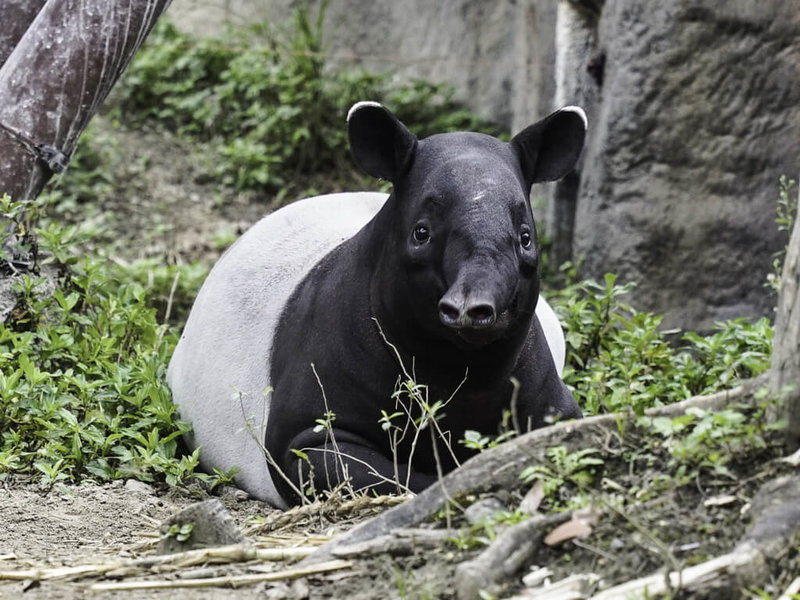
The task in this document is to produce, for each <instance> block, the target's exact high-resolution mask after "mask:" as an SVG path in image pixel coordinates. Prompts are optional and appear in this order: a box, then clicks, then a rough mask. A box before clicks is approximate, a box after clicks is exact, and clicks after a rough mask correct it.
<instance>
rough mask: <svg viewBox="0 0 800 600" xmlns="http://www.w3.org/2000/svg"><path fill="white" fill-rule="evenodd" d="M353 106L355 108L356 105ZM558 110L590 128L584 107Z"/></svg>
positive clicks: (569, 107) (566, 107) (567, 107)
mask: <svg viewBox="0 0 800 600" xmlns="http://www.w3.org/2000/svg"><path fill="white" fill-rule="evenodd" d="M353 108H355V106H354V107H353ZM350 110H352V109H350ZM558 112H574V113H575V114H577V115H578V116H579V117H580V118H581V121H583V128H584V129H589V119H587V118H586V113H585V112H583V109H582V108H581V107H580V106H565V107H564V108H562V109H561V110H559V111H558Z"/></svg>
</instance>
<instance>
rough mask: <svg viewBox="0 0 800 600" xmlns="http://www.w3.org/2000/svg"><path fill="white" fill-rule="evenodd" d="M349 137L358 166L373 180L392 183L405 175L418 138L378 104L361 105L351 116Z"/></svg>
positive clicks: (349, 119)
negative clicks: (376, 178) (377, 179)
mask: <svg viewBox="0 0 800 600" xmlns="http://www.w3.org/2000/svg"><path fill="white" fill-rule="evenodd" d="M347 136H348V138H349V139H350V152H352V154H353V159H354V160H355V161H356V164H357V165H358V166H359V167H360V168H361V169H363V170H364V171H366V172H367V173H368V174H370V175H372V176H373V177H379V178H380V179H386V180H388V181H391V182H392V183H394V182H396V181H397V180H398V178H399V177H400V176H401V175H403V173H404V172H405V170H406V168H407V167H408V165H409V163H410V162H411V157H412V156H413V155H414V150H415V148H416V147H417V138H416V137H415V136H414V134H413V133H411V132H410V131H409V130H408V129H406V126H405V125H403V124H402V123H401V122H400V121H399V120H398V119H397V117H395V116H394V115H393V114H392V113H391V112H390V111H389V110H388V109H386V108H384V107H383V106H382V105H380V104H378V103H377V102H359V103H357V104H354V105H353V108H351V109H350V112H348V113H347Z"/></svg>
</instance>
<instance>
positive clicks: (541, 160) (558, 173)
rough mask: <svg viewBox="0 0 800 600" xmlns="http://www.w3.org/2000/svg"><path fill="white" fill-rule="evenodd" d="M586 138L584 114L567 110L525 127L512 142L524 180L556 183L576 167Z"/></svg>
mask: <svg viewBox="0 0 800 600" xmlns="http://www.w3.org/2000/svg"><path fill="white" fill-rule="evenodd" d="M585 138H586V113H584V112H583V109H581V108H579V107H577V106H567V107H565V108H562V109H561V110H558V111H556V112H554V113H553V114H551V115H549V116H547V117H545V118H544V119H542V120H541V121H539V122H538V123H534V124H533V125H531V126H529V127H526V128H525V129H523V130H522V131H520V132H519V133H518V134H517V135H515V136H514V137H513V138H512V139H511V146H512V148H513V149H514V151H515V152H516V154H517V158H518V159H519V162H520V165H521V166H522V172H523V174H524V175H525V179H526V180H527V181H528V182H529V183H530V184H533V183H536V182H538V181H555V180H556V179H560V178H561V177H563V176H564V175H566V174H567V173H569V172H570V170H571V169H572V168H573V167H574V166H575V163H576V162H577V160H578V157H579V156H580V154H581V149H582V148H583V141H584V139H585Z"/></svg>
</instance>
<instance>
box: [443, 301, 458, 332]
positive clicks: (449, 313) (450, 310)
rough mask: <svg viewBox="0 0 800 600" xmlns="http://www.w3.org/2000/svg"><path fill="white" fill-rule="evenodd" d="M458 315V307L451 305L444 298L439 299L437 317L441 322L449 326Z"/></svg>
mask: <svg viewBox="0 0 800 600" xmlns="http://www.w3.org/2000/svg"><path fill="white" fill-rule="evenodd" d="M460 316H461V311H460V310H458V307H456V306H453V305H452V304H450V303H449V302H447V301H446V300H441V301H440V302H439V318H440V319H441V320H442V323H444V324H445V325H451V326H452V325H456V324H457V323H458V318H459V317H460Z"/></svg>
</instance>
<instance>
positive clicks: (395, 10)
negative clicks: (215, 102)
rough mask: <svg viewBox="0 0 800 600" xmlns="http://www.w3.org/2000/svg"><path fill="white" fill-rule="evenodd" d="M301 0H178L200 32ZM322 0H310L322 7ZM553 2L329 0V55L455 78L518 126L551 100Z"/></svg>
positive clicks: (180, 16)
mask: <svg viewBox="0 0 800 600" xmlns="http://www.w3.org/2000/svg"><path fill="white" fill-rule="evenodd" d="M296 4H297V2H296V1H295V0H227V1H223V0H174V2H173V4H172V7H171V8H170V15H171V16H172V17H173V20H174V21H175V22H176V23H177V24H178V25H179V26H181V27H184V28H186V29H188V30H190V31H193V32H195V33H201V34H203V33H212V32H214V31H217V30H219V29H220V28H221V27H222V26H224V24H226V23H231V24H243V23H252V22H254V21H256V20H259V19H269V20H271V21H274V22H276V23H283V22H285V21H286V20H287V19H288V17H289V16H290V15H291V12H292V9H293V7H294V6H295V5H296ZM320 4H321V2H320V0H312V2H311V6H312V9H317V8H318V7H319V5H320ZM555 15H556V12H555V4H554V3H553V2H551V1H550V0H492V1H491V2H487V1H486V0H437V1H436V2H430V1H429V0H373V1H371V2H363V1H361V0H332V1H331V2H329V3H328V7H327V11H326V19H325V29H324V39H325V45H326V48H327V51H328V53H329V54H330V55H331V57H332V61H333V63H334V64H335V63H338V64H344V65H349V66H353V65H363V66H364V67H367V68H369V69H370V70H373V71H378V72H383V73H390V74H395V75H397V76H398V77H400V78H402V79H404V80H408V79H425V80H428V81H434V82H439V83H448V84H450V85H452V86H453V87H454V88H455V90H456V93H457V97H458V98H459V99H461V100H463V101H465V102H466V103H467V104H468V105H469V106H470V107H471V108H472V109H473V110H475V111H476V112H477V113H479V114H481V115H482V116H484V117H487V118H489V119H491V120H493V121H495V122H497V123H499V124H500V125H503V126H505V127H507V128H511V129H514V130H519V129H522V128H523V127H525V126H526V125H528V124H530V123H531V122H533V121H535V120H536V119H537V118H538V117H539V116H542V115H543V114H544V113H546V112H547V111H548V110H549V109H550V103H551V99H552V96H553V92H554V83H553V82H554V79H553V66H552V65H553V56H554V44H553V38H554V32H555Z"/></svg>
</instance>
